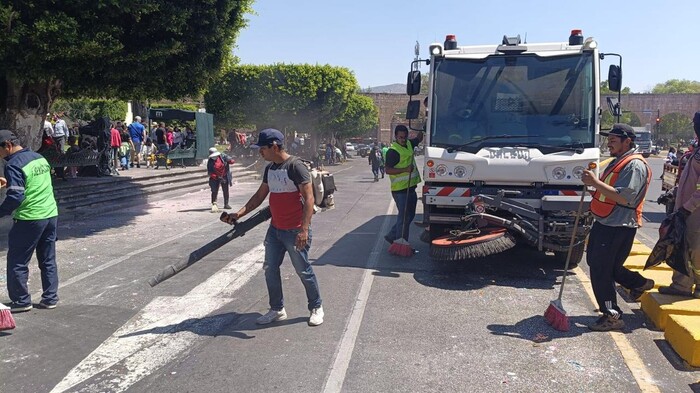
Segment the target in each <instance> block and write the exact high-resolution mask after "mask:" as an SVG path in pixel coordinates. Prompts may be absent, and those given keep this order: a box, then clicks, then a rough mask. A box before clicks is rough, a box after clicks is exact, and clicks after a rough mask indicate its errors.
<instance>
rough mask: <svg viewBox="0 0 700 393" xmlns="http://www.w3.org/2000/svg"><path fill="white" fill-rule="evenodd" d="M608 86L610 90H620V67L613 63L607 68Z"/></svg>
mask: <svg viewBox="0 0 700 393" xmlns="http://www.w3.org/2000/svg"><path fill="white" fill-rule="evenodd" d="M608 88H610V90H611V91H620V90H622V69H621V68H620V67H619V66H616V65H614V64H611V65H610V68H609V69H608Z"/></svg>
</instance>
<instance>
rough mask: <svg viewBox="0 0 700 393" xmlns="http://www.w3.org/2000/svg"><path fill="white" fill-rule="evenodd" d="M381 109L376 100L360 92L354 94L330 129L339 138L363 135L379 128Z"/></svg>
mask: <svg viewBox="0 0 700 393" xmlns="http://www.w3.org/2000/svg"><path fill="white" fill-rule="evenodd" d="M378 124H379V111H378V109H377V107H376V106H375V105H374V101H373V100H372V99H371V98H369V97H366V96H363V95H360V94H353V95H351V96H350V98H349V99H348V104H347V106H346V107H345V110H344V111H343V113H342V114H340V116H338V117H337V118H336V119H335V120H333V121H332V122H331V123H330V129H331V130H333V131H335V136H336V137H337V138H339V139H347V138H353V137H358V136H363V135H366V134H367V133H369V132H370V131H372V130H375V129H376V128H377V125H378Z"/></svg>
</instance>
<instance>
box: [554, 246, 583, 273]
mask: <svg viewBox="0 0 700 393" xmlns="http://www.w3.org/2000/svg"><path fill="white" fill-rule="evenodd" d="M585 247H586V245H585V244H584V243H581V244H579V245H576V246H574V249H573V250H571V260H570V261H569V270H571V269H573V268H575V267H576V266H578V264H579V263H580V262H581V260H582V259H583V252H584V251H585ZM567 253H568V251H554V258H555V259H556V262H557V265H561V267H564V265H565V264H566V254H567Z"/></svg>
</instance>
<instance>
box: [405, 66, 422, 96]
mask: <svg viewBox="0 0 700 393" xmlns="http://www.w3.org/2000/svg"><path fill="white" fill-rule="evenodd" d="M420 84H421V83H420V71H411V72H409V73H408V78H407V81H406V94H407V95H409V96H415V95H417V94H418V93H420Z"/></svg>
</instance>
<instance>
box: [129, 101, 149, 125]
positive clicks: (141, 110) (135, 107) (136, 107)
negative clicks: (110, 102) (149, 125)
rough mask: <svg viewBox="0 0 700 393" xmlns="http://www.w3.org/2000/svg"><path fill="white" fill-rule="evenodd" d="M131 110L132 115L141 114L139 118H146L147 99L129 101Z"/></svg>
mask: <svg viewBox="0 0 700 393" xmlns="http://www.w3.org/2000/svg"><path fill="white" fill-rule="evenodd" d="M131 112H133V114H134V117H136V116H141V119H143V120H146V119H147V118H148V102H147V101H131Z"/></svg>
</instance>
